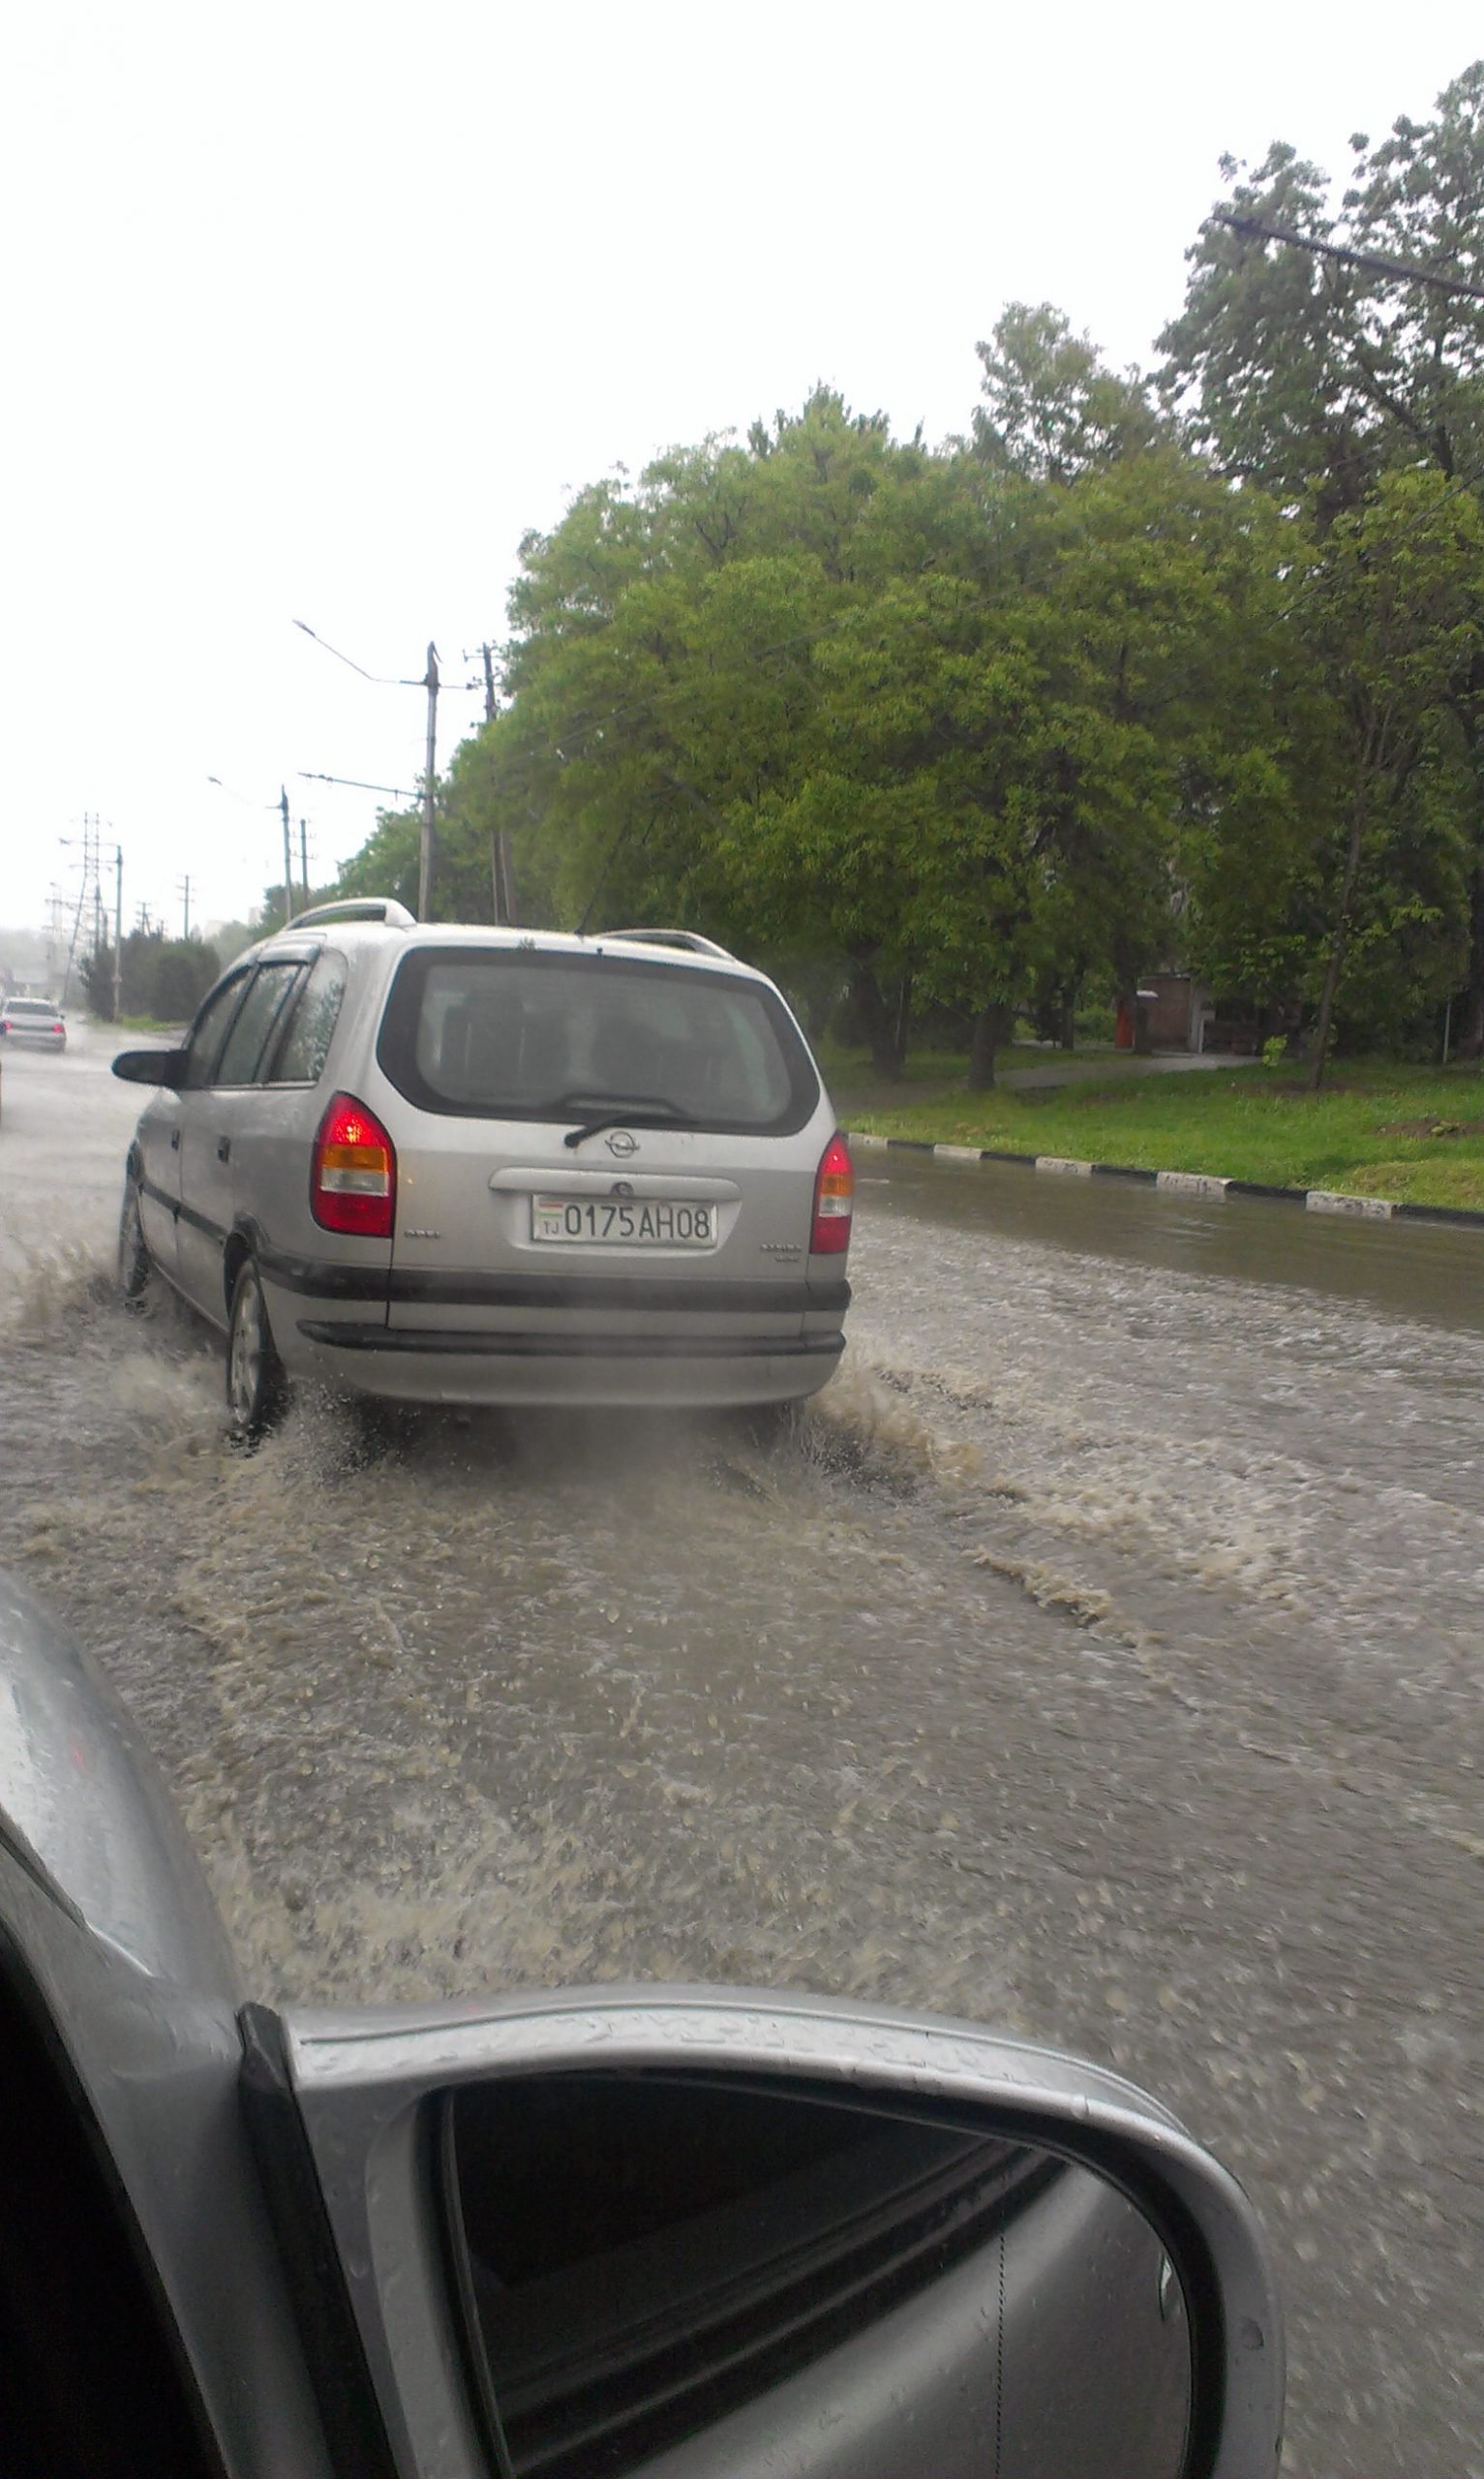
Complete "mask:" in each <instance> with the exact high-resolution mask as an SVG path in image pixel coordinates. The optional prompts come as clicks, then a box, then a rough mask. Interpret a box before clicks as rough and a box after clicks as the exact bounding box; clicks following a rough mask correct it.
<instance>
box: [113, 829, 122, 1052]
mask: <svg viewBox="0 0 1484 2479" xmlns="http://www.w3.org/2000/svg"><path fill="white" fill-rule="evenodd" d="M123 1012H124V847H123V845H122V843H115V844H114V846H113V1021H114V1023H115V1025H116V1024H117V1023H118V1020H119V1018H120V1016H121V1015H122V1014H123Z"/></svg>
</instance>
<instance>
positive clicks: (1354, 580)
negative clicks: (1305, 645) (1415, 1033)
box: [1301, 472, 1484, 1088]
mask: <svg viewBox="0 0 1484 2479" xmlns="http://www.w3.org/2000/svg"><path fill="white" fill-rule="evenodd" d="M1301 622H1302V626H1303V627H1304V629H1305V631H1306V633H1307V634H1308V635H1309V636H1310V638H1311V640H1312V641H1313V643H1314V644H1315V647H1316V650H1317V653H1318V655H1319V657H1320V658H1321V660H1322V663H1323V666H1324V670H1325V673H1326V676H1327V678H1328V680H1329V681H1330V682H1331V683H1332V695H1333V707H1334V730H1333V740H1332V749H1331V751H1330V764H1329V766H1328V767H1327V768H1326V770H1325V774H1326V775H1327V778H1328V780H1327V784H1326V789H1327V791H1328V796H1329V799H1328V807H1329V809H1330V811H1331V814H1332V816H1333V820H1334V828H1335V832H1334V835H1333V843H1332V857H1331V863H1330V869H1329V872H1328V888H1327V894H1328V903H1327V907H1326V909H1327V913H1328V921H1327V935H1326V939H1325V945H1324V957H1323V971H1322V976H1321V979H1320V983H1319V989H1318V1017H1317V1027H1316V1031H1315V1037H1314V1045H1313V1052H1314V1056H1313V1069H1312V1079H1313V1083H1314V1085H1315V1086H1316V1088H1317V1086H1318V1085H1319V1082H1320V1079H1321V1078H1322V1076H1323V1073H1324V1067H1325V1063H1326V1059H1327V1056H1328V1052H1329V1044H1330V1037H1331V1032H1332V1028H1333V1024H1334V1019H1335V1012H1336V1006H1337V1001H1338V998H1339V994H1340V989H1341V983H1342V977H1343V975H1344V973H1345V970H1346V966H1347V964H1348V961H1349V959H1350V957H1351V954H1352V952H1353V951H1354V950H1355V949H1356V947H1357V946H1362V947H1364V946H1365V945H1380V944H1382V943H1384V942H1386V941H1388V940H1389V941H1397V940H1401V941H1402V943H1403V946H1404V949H1405V950H1406V951H1407V952H1408V957H1409V960H1410V961H1412V963H1413V966H1414V968H1415V959H1416V956H1417V942H1416V940H1415V938H1414V937H1410V936H1407V935H1406V934H1405V933H1415V932H1417V931H1421V932H1423V933H1426V945H1425V948H1424V952H1425V953H1430V954H1431V956H1432V958H1433V959H1434V964H1433V970H1432V972H1431V974H1429V975H1428V976H1427V978H1428V980H1429V981H1431V984H1432V988H1431V991H1430V992H1428V994H1427V995H1431V996H1433V997H1435V998H1437V999H1438V1000H1440V999H1441V998H1442V996H1443V995H1444V993H1445V991H1446V988H1447V986H1448V984H1447V980H1446V978H1445V976H1446V975H1447V973H1448V971H1449V969H1450V967H1451V968H1452V969H1453V970H1456V969H1457V966H1458V964H1459V963H1460V962H1461V960H1462V946H1463V937H1464V931H1465V919H1464V906H1465V903H1466V901H1467V898H1466V887H1467V865H1466V863H1465V860H1464V838H1463V836H1462V835H1461V834H1460V831H1459V825H1458V821H1457V813H1456V811H1455V809H1454V806H1453V802H1452V800H1451V799H1450V798H1449V797H1448V795H1449V794H1451V793H1453V792H1455V791H1456V789H1457V787H1458V786H1459V785H1460V784H1461V783H1462V782H1463V781H1464V780H1467V774H1468V771H1469V770H1468V767H1467V765H1466V764H1465V763H1464V762H1462V761H1463V760H1464V759H1465V757H1466V751H1465V750H1464V748H1463V746H1462V743H1461V734H1460V729H1459V724H1458V718H1457V703H1456V694H1455V692H1456V690H1457V688H1458V684H1459V683H1460V681H1464V680H1468V679H1469V677H1471V675H1472V673H1473V671H1474V669H1475V668H1476V666H1477V665H1478V663H1479V661H1480V659H1481V657H1484V515H1481V511H1480V508H1479V505H1478V504H1477V502H1476V501H1475V500H1474V499H1473V498H1472V497H1471V496H1469V495H1468V494H1466V493H1461V492H1459V491H1458V490H1457V489H1455V488H1453V487H1452V486H1451V485H1450V484H1449V483H1448V482H1447V481H1446V480H1445V479H1444V477H1443V476H1442V475H1441V474H1439V473H1437V472H1433V473H1425V472H1412V473H1394V474H1383V475H1382V477H1381V479H1380V481H1379V482H1378V485H1377V488H1376V490H1375V491H1374V492H1373V493H1372V495H1371V497H1370V499H1369V500H1368V501H1367V503H1366V504H1365V505H1364V506H1363V507H1361V508H1358V509H1355V510H1351V511H1347V512H1346V513H1345V514H1344V515H1342V516H1340V517H1338V518H1337V519H1336V521H1335V524H1334V526H1333V528H1332V529H1331V531H1330V534H1329V536H1328V538H1327V540H1326V542H1325V544H1324V546H1323V556H1322V559H1321V561H1320V564H1319V565H1318V566H1317V568H1316V570H1315V572H1314V574H1313V576H1312V579H1311V581H1310V587H1309V592H1308V595H1307V597H1306V601H1305V605H1304V608H1303V611H1302V615H1301ZM1439 792H1441V794H1442V795H1443V796H1442V797H1441V798H1439ZM1439 842H1440V843H1441V846H1442V849H1441V850H1439ZM1450 859H1451V861H1452V863H1453V865H1454V866H1453V867H1452V868H1451V869H1450V868H1449V866H1448V863H1449V860H1450ZM1450 891H1451V895H1452V899H1453V904H1452V909H1451V914H1450V910H1449V908H1448V906H1447V904H1446V901H1445V899H1446V897H1447V895H1448V893H1449V892H1450ZM1450 933H1451V936H1450ZM1450 949H1451V952H1450Z"/></svg>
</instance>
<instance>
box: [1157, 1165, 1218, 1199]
mask: <svg viewBox="0 0 1484 2479" xmlns="http://www.w3.org/2000/svg"><path fill="white" fill-rule="evenodd" d="M1154 1184H1155V1186H1156V1187H1157V1188H1168V1189H1169V1190H1170V1192H1171V1194H1173V1195H1175V1196H1182V1197H1224V1196H1225V1195H1226V1193H1227V1181H1226V1180H1225V1179H1223V1178H1218V1177H1217V1175H1216V1174H1215V1173H1214V1172H1212V1171H1157V1172H1156V1173H1155V1175H1154Z"/></svg>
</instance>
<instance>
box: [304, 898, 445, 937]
mask: <svg viewBox="0 0 1484 2479" xmlns="http://www.w3.org/2000/svg"><path fill="white" fill-rule="evenodd" d="M324 921H384V922H385V924H386V926H387V928H388V930H411V929H414V928H415V927H416V923H417V915H416V914H415V912H409V910H408V908H407V905H406V904H405V903H398V902H397V900H396V898H395V896H389V895H387V896H380V895H377V896H370V895H368V896H359V895H357V896H348V897H347V899H346V901H345V902H344V903H317V904H316V906H315V908H314V910H313V911H312V912H296V913H295V914H294V917H293V919H292V920H291V921H286V922H285V923H284V925H283V926H284V929H285V930H315V929H318V926H319V924H320V923H321V922H324Z"/></svg>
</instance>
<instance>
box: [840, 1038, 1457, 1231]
mask: <svg viewBox="0 0 1484 2479" xmlns="http://www.w3.org/2000/svg"><path fill="white" fill-rule="evenodd" d="M1036 1056H1037V1059H1038V1063H1040V1064H1042V1065H1045V1063H1046V1061H1047V1058H1048V1056H1049V1054H1048V1053H1046V1052H1045V1051H1042V1052H1040V1053H1038V1054H1037V1055H1036ZM1020 1063H1021V1062H1020V1061H1019V1060H1018V1059H1017V1060H1016V1061H1015V1064H1020ZM939 1064H947V1062H939ZM831 1091H832V1093H833V1098H834V1102H835V1106H836V1108H837V1109H838V1111H839V1114H840V1118H841V1122H842V1124H843V1125H844V1126H846V1127H850V1128H860V1129H862V1130H863V1131H868V1132H870V1133H872V1134H875V1135H878V1136H904V1137H915V1138H917V1139H919V1140H920V1141H926V1142H929V1143H933V1144H940V1145H978V1146H986V1147H993V1148H1000V1149H1002V1150H1005V1151H1008V1152H1014V1153H1058V1154H1064V1155H1068V1156H1070V1157H1071V1158H1072V1159H1074V1160H1076V1161H1083V1162H1087V1161H1091V1162H1116V1163H1123V1164H1126V1165H1128V1166H1129V1167H1130V1168H1131V1169H1137V1170H1147V1171H1206V1172H1210V1173H1214V1174H1216V1175H1218V1176H1221V1177H1224V1178H1236V1179H1260V1180H1262V1181H1264V1182H1270V1183H1271V1184H1273V1185H1275V1186H1279V1187H1288V1188H1335V1189H1338V1190H1340V1191H1341V1192H1342V1193H1344V1194H1348V1195H1352V1196H1378V1197H1391V1198H1393V1199H1395V1200H1397V1201H1398V1202H1401V1201H1404V1200H1405V1201H1406V1202H1408V1203H1410V1204H1414V1205H1451V1206H1471V1207H1474V1208H1484V1075H1481V1072H1480V1070H1479V1068H1478V1067H1476V1066H1474V1065H1472V1064H1470V1065H1469V1066H1467V1067H1462V1068H1447V1069H1439V1068H1436V1067H1433V1068H1425V1067H1399V1066H1392V1065H1389V1064H1384V1063H1379V1062H1357V1063H1355V1064H1347V1065H1345V1066H1342V1067H1337V1068H1336V1069H1335V1070H1334V1071H1333V1074H1332V1077H1331V1079H1330V1081H1329V1082H1328V1083H1327V1084H1326V1086H1325V1089H1324V1090H1323V1091H1322V1092H1320V1093H1317V1094H1314V1093H1310V1092H1308V1091H1306V1090H1305V1089H1304V1088H1303V1087H1302V1086H1300V1085H1299V1084H1298V1082H1297V1081H1296V1079H1295V1077H1294V1074H1293V1072H1292V1071H1291V1070H1288V1069H1279V1070H1277V1071H1276V1072H1275V1071H1272V1070H1269V1069H1266V1068H1263V1067H1257V1066H1246V1067H1242V1068H1240V1069H1235V1070H1231V1071H1226V1070H1223V1069H1220V1068H1216V1069H1212V1070H1209V1071H1201V1072H1197V1073H1196V1074H1191V1075H1173V1076H1138V1077H1136V1076H1133V1075H1130V1074H1129V1073H1128V1072H1127V1071H1126V1070H1124V1071H1123V1072H1121V1073H1116V1074H1109V1073H1107V1072H1105V1069H1104V1070H1103V1071H1102V1072H1099V1073H1098V1074H1096V1075H1094V1076H1092V1077H1090V1078H1088V1079H1086V1080H1085V1081H1083V1082H1079V1083H1078V1084H1076V1085H1073V1086H1062V1087H1057V1088H1055V1089H1053V1090H1050V1091H1039V1092H1028V1093H1027V1092H1014V1091H1009V1090H1006V1089H1004V1088H999V1089H997V1090H995V1091H994V1092H990V1093H970V1092H968V1091H966V1090H965V1088H964V1086H963V1082H962V1076H961V1072H960V1075H959V1077H958V1079H957V1081H956V1082H949V1081H947V1080H942V1079H939V1080H928V1081H924V1083H923V1084H921V1085H919V1086H916V1087H915V1088H913V1087H910V1086H882V1085H881V1084H880V1082H879V1081H877V1080H875V1079H873V1078H872V1077H871V1075H870V1072H869V1069H868V1067H867V1066H865V1065H864V1064H863V1062H857V1063H856V1064H855V1065H854V1066H852V1064H851V1062H849V1061H847V1060H841V1061H839V1062H838V1063H837V1065H836V1068H835V1072H834V1074H833V1077H832V1079H831Z"/></svg>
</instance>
